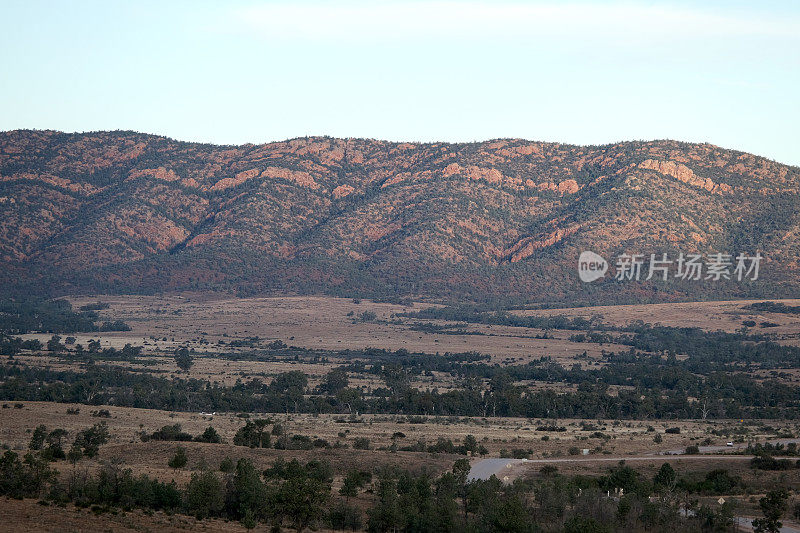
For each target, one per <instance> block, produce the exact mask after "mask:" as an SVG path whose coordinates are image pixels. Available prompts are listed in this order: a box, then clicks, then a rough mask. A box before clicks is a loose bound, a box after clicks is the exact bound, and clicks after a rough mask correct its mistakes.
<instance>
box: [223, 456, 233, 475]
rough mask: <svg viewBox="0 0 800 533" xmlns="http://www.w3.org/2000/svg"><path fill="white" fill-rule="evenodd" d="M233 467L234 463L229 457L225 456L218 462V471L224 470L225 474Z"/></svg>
mask: <svg viewBox="0 0 800 533" xmlns="http://www.w3.org/2000/svg"><path fill="white" fill-rule="evenodd" d="M234 468H236V465H234V464H233V459H231V458H230V457H227V456H226V457H225V458H224V459H223V460H222V461H220V462H219V471H220V472H225V473H226V474H229V473H231V472H233V470H234Z"/></svg>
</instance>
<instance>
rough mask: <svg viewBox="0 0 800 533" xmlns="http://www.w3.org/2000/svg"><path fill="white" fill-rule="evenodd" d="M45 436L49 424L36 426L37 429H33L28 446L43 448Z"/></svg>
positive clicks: (33, 448) (34, 448) (35, 448)
mask: <svg viewBox="0 0 800 533" xmlns="http://www.w3.org/2000/svg"><path fill="white" fill-rule="evenodd" d="M45 437H47V426H45V425H44V424H40V425H38V426H36V429H34V430H33V435H31V442H30V444H28V448H30V449H31V450H41V449H42V445H44V439H45Z"/></svg>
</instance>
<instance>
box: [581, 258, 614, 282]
mask: <svg viewBox="0 0 800 533" xmlns="http://www.w3.org/2000/svg"><path fill="white" fill-rule="evenodd" d="M607 270H608V262H607V261H606V260H605V259H603V258H602V257H600V256H599V255H597V254H596V253H594V252H589V251H586V252H581V256H580V257H579V258H578V276H579V277H580V278H581V281H585V282H586V283H591V282H593V281H595V280H598V279H600V278H602V277H603V276H604V275H605V273H606V271H607Z"/></svg>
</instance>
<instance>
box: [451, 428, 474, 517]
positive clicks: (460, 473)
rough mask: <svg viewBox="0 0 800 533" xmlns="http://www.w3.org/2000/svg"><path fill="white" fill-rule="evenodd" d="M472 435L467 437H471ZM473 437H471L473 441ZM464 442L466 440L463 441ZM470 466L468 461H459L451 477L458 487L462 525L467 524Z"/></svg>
mask: <svg viewBox="0 0 800 533" xmlns="http://www.w3.org/2000/svg"><path fill="white" fill-rule="evenodd" d="M471 436H472V435H468V437H471ZM474 438H475V437H473V439H474ZM465 440H466V439H465ZM469 471H470V465H469V460H468V459H459V460H458V461H456V462H455V463H453V476H454V477H455V482H456V486H457V487H458V489H457V490H458V492H459V495H460V496H461V505H462V506H463V508H464V523H466V522H467V518H468V515H467V494H468V493H469V487H468V485H467V481H468V479H469Z"/></svg>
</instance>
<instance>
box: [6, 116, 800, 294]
mask: <svg viewBox="0 0 800 533" xmlns="http://www.w3.org/2000/svg"><path fill="white" fill-rule="evenodd" d="M799 198H800V169H798V168H797V167H792V166H789V165H783V164H780V163H776V162H774V161H771V160H768V159H767V158H763V157H760V156H754V155H752V154H747V153H744V152H739V151H733V150H726V149H723V148H720V147H717V146H714V145H710V144H705V143H704V144H693V143H683V142H680V141H672V140H661V141H626V142H622V143H612V144H607V145H600V146H579V145H563V144H559V143H547V142H541V141H527V140H522V139H495V140H489V141H481V142H475V143H443V142H442V143H435V142H434V143H411V142H394V141H380V140H373V139H352V138H351V139H339V138H335V137H300V138H296V139H289V140H286V141H276V142H272V143H267V144H245V145H210V144H205V143H193V142H182V141H175V140H173V139H169V138H167V137H164V136H156V135H149V134H141V133H137V132H90V133H61V132H56V131H52V130H12V131H9V132H3V133H0V206H2V207H3V208H4V209H3V211H4V212H5V214H4V215H3V216H2V217H0V237H2V243H1V244H0V264H3V265H4V266H5V268H4V269H3V270H4V271H5V273H4V274H3V275H2V277H0V281H2V282H3V284H4V285H6V286H8V287H10V288H11V289H18V290H29V288H30V287H31V286H37V285H44V286H46V289H47V290H46V291H45V292H52V293H59V294H60V293H64V292H74V291H78V292H86V291H89V292H96V291H110V292H120V291H122V292H131V291H132V292H140V291H144V292H152V291H161V290H182V289H198V288H201V289H208V290H226V291H236V292H242V293H248V294H250V293H260V292H270V291H296V292H323V293H334V294H364V295H377V296H381V295H382V296H387V295H389V296H391V295H395V296H397V295H406V296H407V295H417V296H419V295H423V296H430V297H436V298H449V299H457V300H461V299H470V300H474V299H478V300H483V299H493V298H506V299H507V298H515V299H521V300H525V299H530V300H548V301H549V300H553V301H564V300H570V299H576V298H577V299H579V300H586V299H591V298H593V297H598V298H601V299H602V298H607V297H617V296H619V297H622V298H628V299H630V300H631V301H641V300H653V301H660V300H670V299H675V298H683V297H685V296H687V295H689V294H692V293H696V292H697V290H698V286H696V285H695V286H691V285H685V284H681V283H664V284H663V285H657V284H653V283H639V284H628V285H626V286H621V284H620V283H614V282H613V281H611V280H605V281H603V282H600V283H599V284H597V285H585V284H581V283H580V282H579V281H578V280H577V277H576V261H577V255H578V253H579V252H580V249H584V248H585V249H593V248H592V246H594V248H595V249H597V251H599V252H601V253H603V254H605V255H607V256H609V257H613V256H614V255H615V254H619V253H621V252H624V251H630V252H637V253H646V254H648V255H649V253H651V252H673V253H677V251H678V249H679V248H681V247H683V248H686V250H685V251H687V252H691V251H695V252H702V253H710V252H714V251H718V252H730V253H738V252H755V251H756V250H755V249H754V248H757V247H758V245H761V246H763V248H762V250H761V251H763V252H768V254H767V257H768V262H767V264H768V265H769V268H765V275H766V278H765V282H764V283H761V284H755V285H738V286H737V285H734V284H722V285H724V287H723V286H722V285H721V286H718V287H702V288H701V290H700V293H701V294H706V293H707V294H708V295H709V296H713V295H714V294H718V295H719V296H721V297H729V296H734V297H736V296H743V297H744V296H754V295H757V296H760V295H764V296H768V295H783V294H785V293H786V291H795V289H796V283H795V282H794V278H796V275H795V273H796V271H797V270H796V269H797V266H798V265H797V264H796V259H794V258H795V257H796V253H797V251H798V242H800V238H798V234H799V233H800V231H798V229H797V228H798V217H797V214H796V213H797V211H798V210H797V206H798V199H799ZM737 247H738V248H748V249H741V250H739V249H735V248H737ZM767 264H765V267H766V266H767ZM509 282H511V283H512V284H513V285H514V286H515V287H516V289H514V288H512V286H509V285H508V283H509ZM605 293H608V294H605ZM526 294H527V295H528V296H526ZM792 294H794V292H792Z"/></svg>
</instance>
